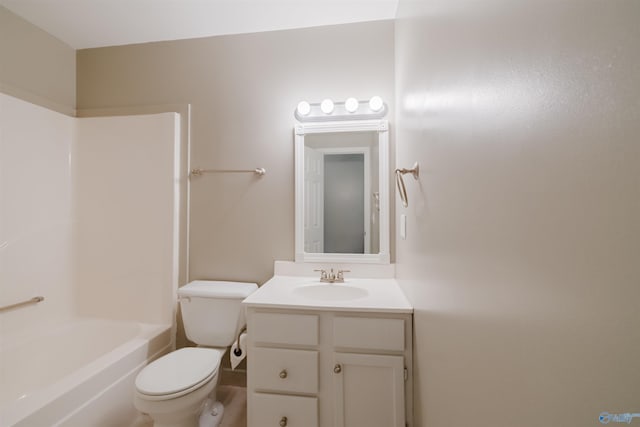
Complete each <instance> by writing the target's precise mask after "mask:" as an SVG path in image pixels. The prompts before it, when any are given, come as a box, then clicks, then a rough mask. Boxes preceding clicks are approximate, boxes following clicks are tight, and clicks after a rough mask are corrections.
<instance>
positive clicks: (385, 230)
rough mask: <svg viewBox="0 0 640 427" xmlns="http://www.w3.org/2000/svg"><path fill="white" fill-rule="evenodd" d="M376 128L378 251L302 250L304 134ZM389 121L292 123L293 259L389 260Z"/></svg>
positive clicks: (372, 129) (374, 262)
mask: <svg viewBox="0 0 640 427" xmlns="http://www.w3.org/2000/svg"><path fill="white" fill-rule="evenodd" d="M339 132H378V148H379V151H380V152H379V156H378V157H379V164H378V170H379V173H378V177H379V178H378V179H379V190H380V218H379V221H380V252H378V253H377V254H333V253H331V254H326V253H308V252H305V251H304V139H305V135H307V134H322V133H339ZM388 178H389V122H388V121H387V120H353V121H342V122H314V123H296V124H295V250H296V255H295V261H296V262H334V263H368V264H389V263H390V259H391V256H390V249H389V235H390V233H389V231H390V230H389V210H390V207H389V181H388Z"/></svg>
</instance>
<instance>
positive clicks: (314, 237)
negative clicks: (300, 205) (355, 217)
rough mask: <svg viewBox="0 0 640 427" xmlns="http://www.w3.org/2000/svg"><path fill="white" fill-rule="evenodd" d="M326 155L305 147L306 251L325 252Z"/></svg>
mask: <svg viewBox="0 0 640 427" xmlns="http://www.w3.org/2000/svg"><path fill="white" fill-rule="evenodd" d="M323 163H324V156H323V154H322V153H321V152H320V151H318V150H315V149H313V148H311V147H304V194H305V199H304V251H305V252H309V253H323V252H324V188H323V187H324V164H323Z"/></svg>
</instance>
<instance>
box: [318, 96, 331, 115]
mask: <svg viewBox="0 0 640 427" xmlns="http://www.w3.org/2000/svg"><path fill="white" fill-rule="evenodd" d="M334 107H335V105H334V104H333V101H332V100H330V99H329V98H327V99H325V100H324V101H322V104H320V109H321V110H322V112H323V113H325V114H331V113H333V109H334Z"/></svg>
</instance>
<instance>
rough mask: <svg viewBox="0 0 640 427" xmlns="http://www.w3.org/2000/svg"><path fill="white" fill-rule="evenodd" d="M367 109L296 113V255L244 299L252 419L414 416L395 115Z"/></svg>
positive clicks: (256, 426) (339, 425)
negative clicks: (394, 188)
mask: <svg viewBox="0 0 640 427" xmlns="http://www.w3.org/2000/svg"><path fill="white" fill-rule="evenodd" d="M353 101H355V100H353ZM380 103H382V100H380ZM302 104H304V103H302ZM355 104H356V108H357V105H358V102H356V103H355ZM306 107H310V108H311V107H313V108H316V109H321V107H322V106H321V105H320V104H312V105H311V106H310V105H309V104H306ZM343 107H344V108H343ZM346 107H347V106H346V103H345V105H342V104H340V105H338V106H337V107H336V108H338V109H339V110H340V109H342V110H344V109H345V108H346ZM377 111H379V112H380V114H372V113H375V112H377ZM363 112H364V113H365V114H364V115H360V119H359V120H355V119H354V116H352V115H349V114H346V115H344V117H346V118H348V119H350V120H347V121H333V122H328V121H318V120H324V118H323V117H325V116H327V113H326V112H324V113H323V114H320V115H319V116H317V117H315V118H308V119H305V118H304V115H305V113H309V111H308V108H307V109H303V110H302V111H301V112H300V114H301V115H296V118H298V120H299V121H301V123H297V124H296V125H295V127H294V128H295V159H296V160H295V199H296V215H295V237H296V238H295V248H296V250H295V260H296V263H293V262H276V264H275V271H274V274H275V275H274V277H273V278H272V279H271V280H269V281H268V282H267V283H265V284H264V285H263V286H262V287H260V289H258V290H257V291H256V292H255V293H253V294H251V295H250V296H249V297H248V298H247V299H245V300H244V302H243V304H244V306H245V307H246V309H247V349H248V351H247V358H248V361H247V363H248V368H247V399H248V427H405V426H407V427H410V426H412V425H413V419H412V414H413V406H412V401H413V392H412V387H413V385H412V384H413V383H412V378H413V375H412V365H413V363H412V336H413V331H412V325H413V322H412V315H413V308H412V307H411V305H410V304H409V303H408V301H407V299H406V298H405V296H404V294H403V293H402V291H401V290H400V288H399V287H398V284H397V283H396V281H395V280H394V279H393V278H394V268H393V266H392V265H390V264H389V262H390V259H391V253H390V244H389V240H390V233H389V230H390V215H389V211H390V210H389V193H390V192H389V189H390V188H389V187H390V184H391V182H390V179H389V153H388V151H389V147H388V138H389V135H388V134H389V125H388V122H387V121H386V120H383V119H382V118H381V117H382V116H383V115H384V113H385V112H386V108H383V109H382V110H380V108H369V107H363ZM334 116H335V115H334ZM356 116H357V115H356ZM327 117H328V116H327ZM332 117H333V116H332ZM344 117H343V119H344ZM371 117H377V119H375V120H372V119H371ZM365 119H366V120H365ZM318 268H320V269H330V268H334V269H336V270H335V271H334V272H333V273H331V272H330V271H329V272H328V273H322V277H324V278H325V279H336V280H335V281H339V279H342V277H344V283H325V282H321V281H320V279H321V274H320V273H317V272H314V269H318ZM338 268H342V269H344V270H347V271H345V272H344V274H341V273H338V271H337V269H338Z"/></svg>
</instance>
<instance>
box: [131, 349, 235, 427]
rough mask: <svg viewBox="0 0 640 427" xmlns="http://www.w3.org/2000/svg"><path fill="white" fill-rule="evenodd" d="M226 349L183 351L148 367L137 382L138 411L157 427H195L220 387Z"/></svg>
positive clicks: (175, 352)
mask: <svg viewBox="0 0 640 427" xmlns="http://www.w3.org/2000/svg"><path fill="white" fill-rule="evenodd" d="M223 355H224V349H212V348H198V347H195V348H194V347H188V348H181V349H180V350H176V351H174V352H172V353H169V354H168V355H166V356H163V357H161V358H160V359H158V360H156V361H154V362H152V363H151V364H149V365H148V366H146V367H145V368H144V369H143V370H142V371H141V372H140V374H139V375H138V377H137V378H136V391H135V398H134V405H135V407H136V408H137V409H138V410H139V411H140V412H143V413H146V414H149V416H150V417H151V418H152V419H153V420H154V427H194V426H197V425H198V418H199V416H200V412H201V410H202V405H203V403H204V401H205V400H206V398H207V397H208V396H209V395H211V394H212V392H213V391H214V389H215V387H216V385H217V383H218V378H219V375H218V372H219V369H220V359H221V358H222V356H223Z"/></svg>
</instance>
